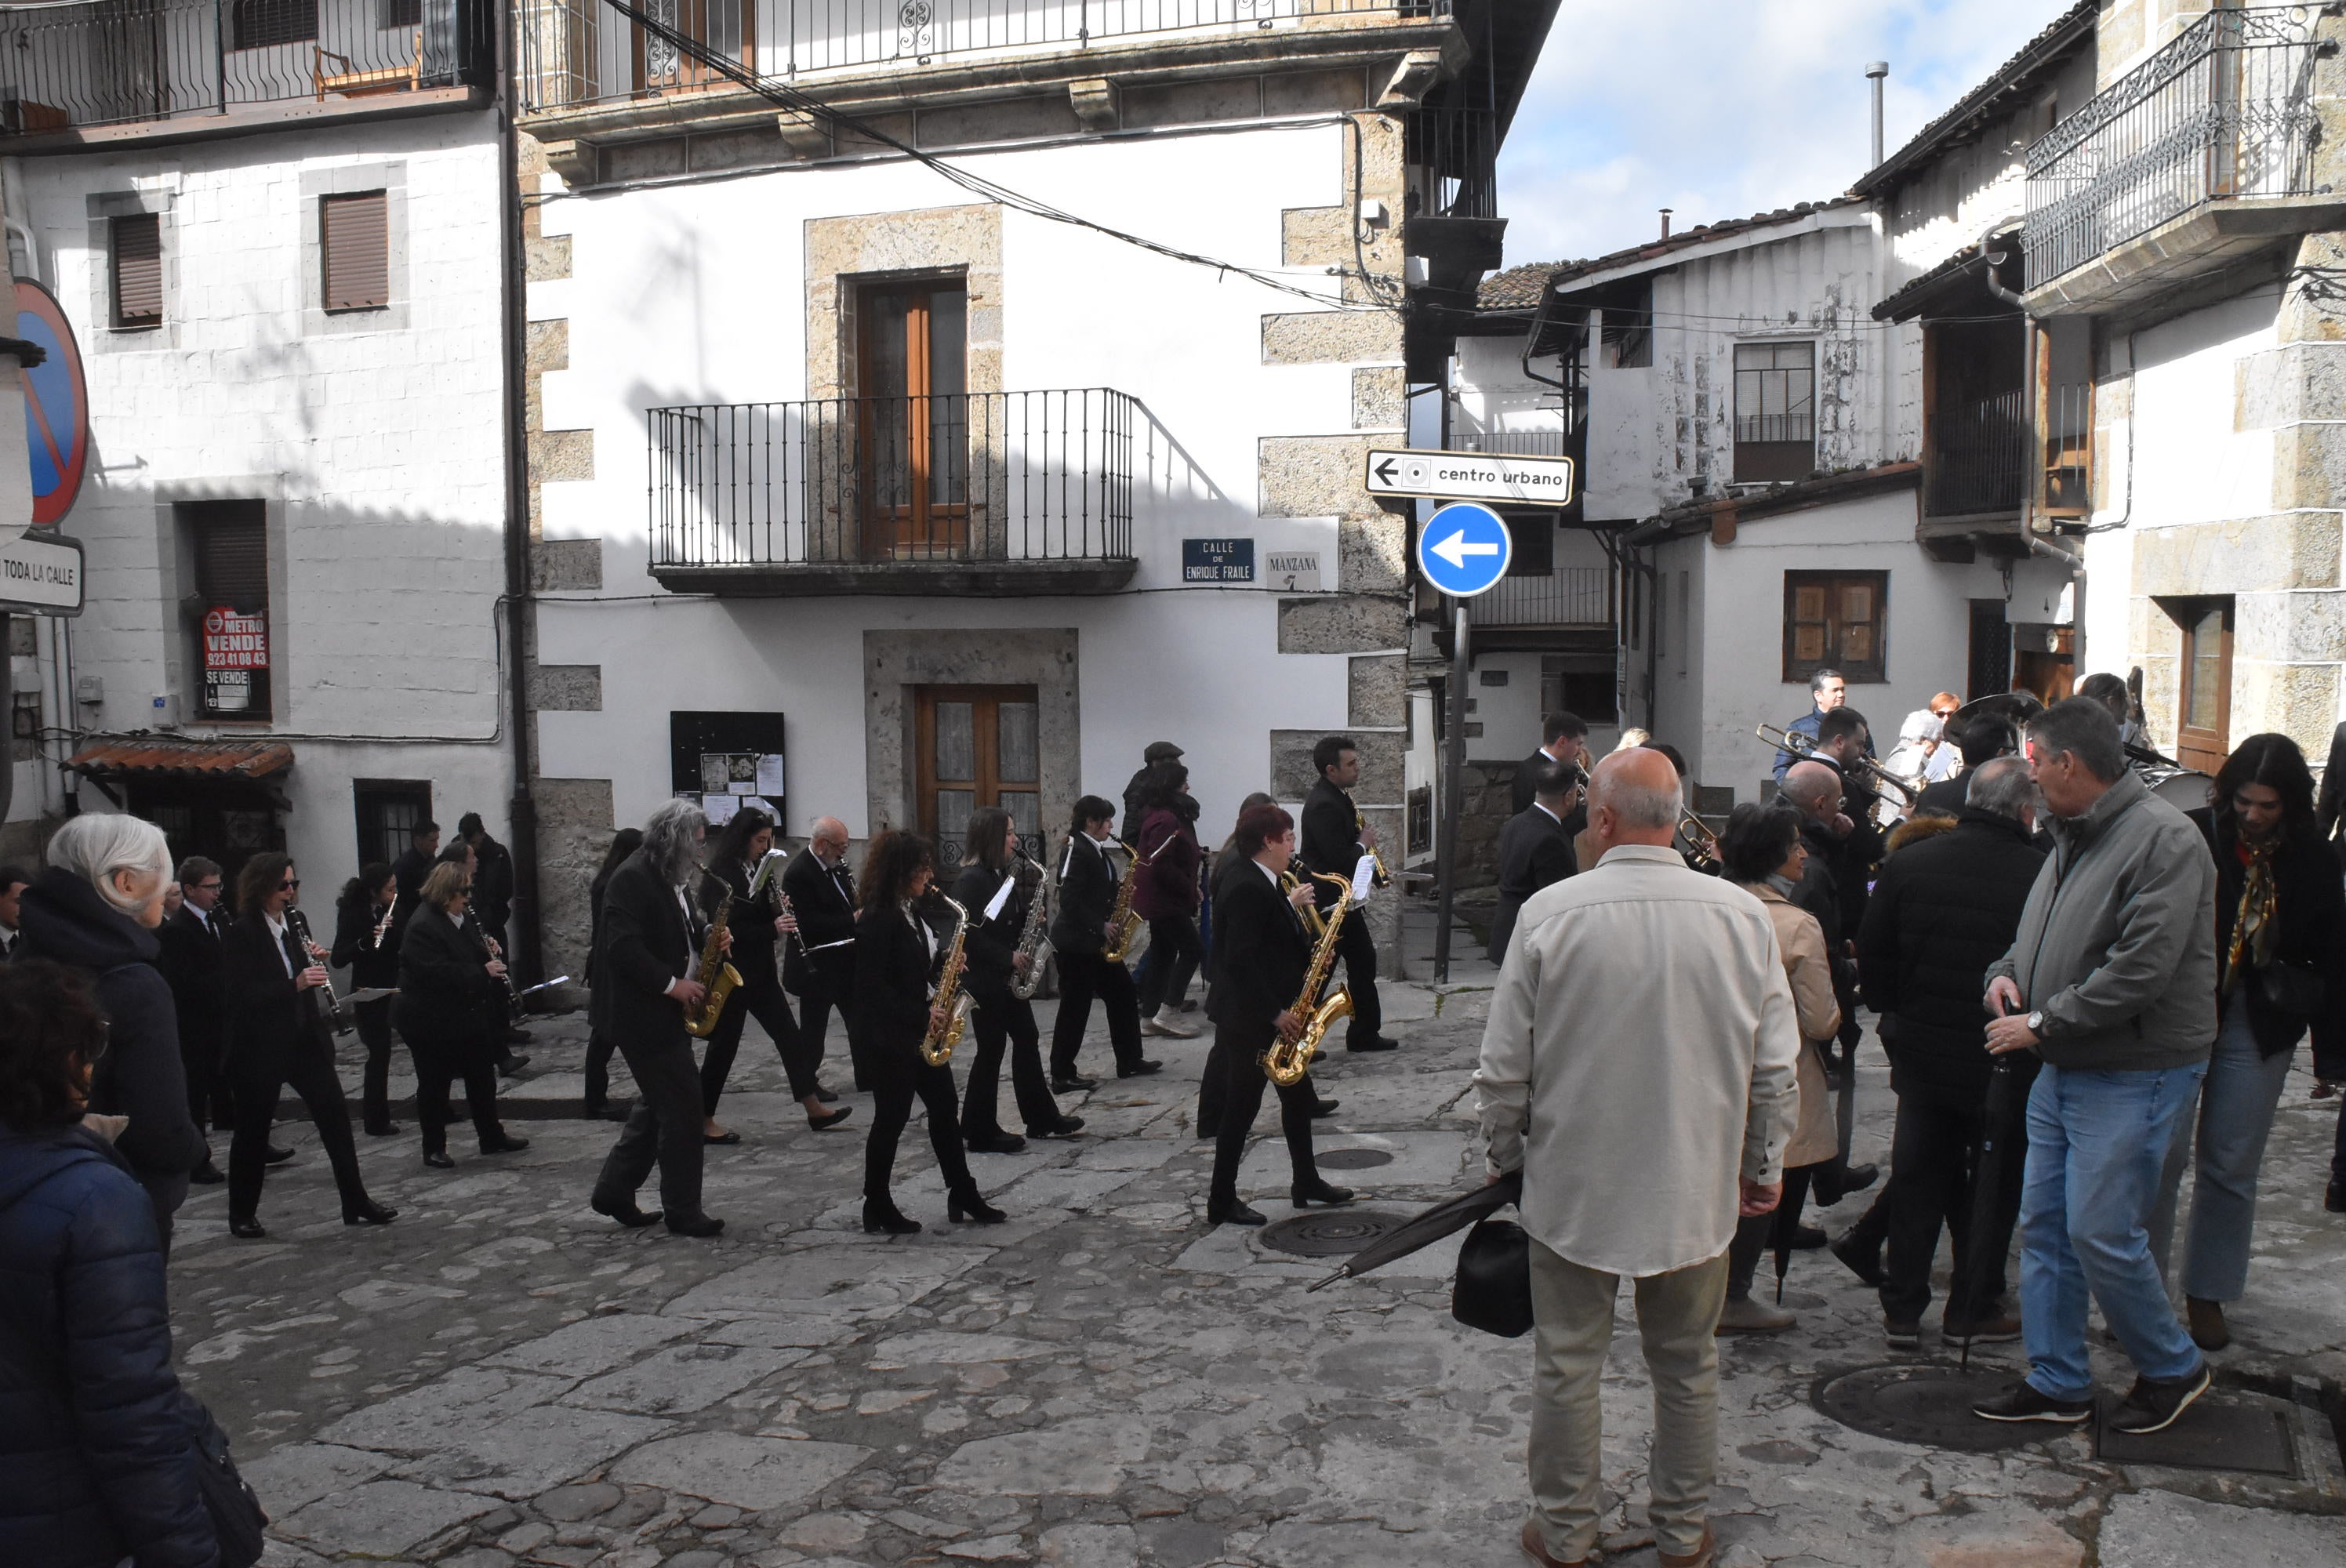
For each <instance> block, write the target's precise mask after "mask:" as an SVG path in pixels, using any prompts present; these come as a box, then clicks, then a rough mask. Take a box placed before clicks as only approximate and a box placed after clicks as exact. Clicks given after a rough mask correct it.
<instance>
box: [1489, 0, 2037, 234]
mask: <svg viewBox="0 0 2346 1568" xmlns="http://www.w3.org/2000/svg"><path fill="white" fill-rule="evenodd" d="M2067 8H2068V7H2067V4H2066V0H1627V3H1624V0H1564V4H1563V5H1562V7H1561V9H1559V10H1558V12H1557V13H1556V27H1555V30H1554V31H1553V32H1551V33H1550V34H1549V35H1548V40H1547V47H1546V48H1545V51H1543V53H1542V54H1541V56H1540V63H1539V69H1538V71H1537V73H1536V74H1535V76H1533V78H1532V85H1531V90H1530V92H1529V93H1528V94H1527V95H1526V96H1525V100H1524V106H1523V108H1522V109H1521V111H1520V112H1519V113H1518V114H1517V115H1516V117H1515V127H1514V128H1513V129H1512V130H1511V131H1510V132H1509V133H1508V137H1507V144H1506V148H1505V152H1504V154H1503V155H1502V157H1501V159H1500V163H1499V199H1500V209H1501V210H1502V211H1503V212H1505V214H1506V216H1507V219H1508V224H1507V257H1506V260H1507V265H1509V266H1511V267H1512V266H1519V265H1521V264H1523V263H1525V262H1531V261H1566V260H1578V259H1580V258H1584V257H1589V256H1601V255H1603V254H1605V253H1606V252H1607V251H1610V250H1617V249H1620V248H1621V247H1623V246H1625V245H1633V244H1636V243H1637V242H1638V241H1640V240H1644V239H1650V238H1652V237H1653V236H1654V235H1655V234H1656V233H1658V232H1659V225H1660V219H1659V216H1658V213H1657V212H1656V209H1658V208H1663V207H1668V208H1674V209H1676V216H1675V217H1674V218H1673V219H1671V223H1672V227H1673V228H1676V229H1688V228H1691V227H1693V226H1694V225H1695V224H1698V223H1709V222H1713V221H1716V220H1717V219H1724V218H1742V217H1747V216H1749V214H1751V213H1754V212H1761V211H1766V210H1768V209H1773V208H1778V207H1788V206H1790V204H1792V203H1793V202H1796V201H1809V200H1817V199H1822V198H1825V197H1830V196H1833V195H1836V194H1838V193H1839V192H1841V190H1843V189H1846V188H1848V185H1849V183H1850V181H1851V180H1852V179H1854V178H1857V176H1858V175H1859V174H1861V173H1862V172H1863V170H1864V168H1865V165H1866V162H1867V157H1868V154H1867V145H1866V144H1867V137H1868V135H1869V131H1868V113H1869V111H1868V107H1867V105H1868V97H1867V93H1868V87H1869V84H1868V83H1867V81H1866V79H1865V63H1866V62H1867V61H1869V60H1888V61H1889V62H1890V82H1889V94H1888V108H1887V112H1886V116H1885V118H1886V126H1885V129H1884V137H1885V140H1886V141H1887V143H1888V145H1889V147H1890V148H1891V150H1892V151H1895V150H1896V149H1897V148H1898V146H1899V144H1900V143H1902V142H1903V141H1904V140H1905V139H1906V138H1907V137H1910V136H1912V135H1913V133H1914V132H1915V131H1917V130H1919V129H1921V128H1922V127H1923V126H1924V125H1926V124H1927V123H1929V122H1930V120H1931V119H1933V117H1936V116H1937V115H1938V114H1939V113H1941V112H1942V111H1943V110H1944V109H1945V108H1946V107H1948V106H1949V105H1950V104H1952V103H1953V102H1954V100H1955V99H1956V98H1957V97H1961V96H1962V95H1963V94H1964V92H1966V91H1968V90H1969V89H1970V88H1971V87H1974V86H1975V85H1977V84H1978V83H1979V82H1980V81H1981V80H1982V79H1983V78H1984V77H1985V76H1986V75H1987V74H1988V73H1989V72H1990V71H1991V70H1993V69H1994V67H1995V66H1998V65H2000V64H2001V63H2003V62H2004V60H2005V59H2007V58H2009V57H2010V56H2012V55H2013V54H2014V52H2015V51H2016V50H2017V49H2018V48H2019V47H2020V46H2021V45H2022V44H2024V43H2025V42H2026V41H2027V40H2028V39H2029V38H2030V37H2032V36H2035V34H2036V33H2037V32H2039V31H2041V30H2042V29H2043V28H2044V27H2045V25H2048V24H2049V23H2050V22H2051V21H2052V20H2053V18H2054V17H2055V16H2056V15H2060V14H2061V13H2062V12H2063V11H2065V10H2066V9H2067Z"/></svg>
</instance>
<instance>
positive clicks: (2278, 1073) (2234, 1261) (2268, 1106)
mask: <svg viewBox="0 0 2346 1568" xmlns="http://www.w3.org/2000/svg"><path fill="white" fill-rule="evenodd" d="M2296 1055H2297V1053H2296V1052H2295V1051H2294V1050H2290V1051H2276V1052H2274V1053H2273V1054H2271V1055H2270V1056H2268V1055H2265V1054H2263V1053H2262V1052H2260V1051H2259V1050H2258V1049H2257V1039H2256V1035H2255V1033H2252V1032H2251V1031H2250V1029H2249V1004H2248V1001H2247V999H2246V998H2242V997H2236V998H2234V1000H2233V1002H2232V1006H2231V1010H2230V1011H2229V1013H2226V1014H2225V1017H2224V1027H2223V1030H2222V1031H2221V1033H2219V1034H2218V1035H2217V1036H2216V1051H2215V1054H2213V1055H2212V1056H2210V1057H2209V1058H2208V1081H2207V1083H2205V1084H2202V1085H2201V1086H2200V1089H2199V1115H2198V1116H2197V1117H2195V1118H2193V1119H2192V1120H2190V1121H2188V1122H2186V1123H2185V1125H2184V1130H2183V1131H2182V1132H2180V1133H2178V1134H2177V1135H2176V1138H2175V1142H2174V1145H2172V1146H2171V1147H2169V1148H2168V1151H2167V1169H2166V1171H2165V1173H2164V1175H2163V1177H2162V1180H2161V1186H2162V1189H2163V1190H2162V1191H2161V1193H2160V1195H2159V1202H2158V1207H2157V1211H2156V1212H2155V1213H2154V1214H2153V1215H2152V1217H2151V1222H2150V1250H2151V1256H2152V1257H2155V1258H2157V1260H2158V1272H2159V1273H2160V1275H2161V1276H2162V1277H2163V1276H2165V1275H2166V1274H2167V1272H2168V1249H2169V1247H2171V1246H2172V1244H2173V1240H2174V1237H2175V1211H2176V1208H2177V1207H2178V1200H2179V1199H2180V1198H2181V1196H2182V1187H2183V1176H2184V1173H2185V1172H2186V1171H2188V1170H2191V1169H2192V1168H2193V1167H2194V1166H2195V1164H2196V1166H2197V1170H2198V1178H2197V1179H2196V1180H2195V1181H2194V1182H2193V1183H2192V1186H2191V1223H2190V1227H2189V1229H2188V1232H2187V1235H2186V1240H2185V1243H2184V1248H2183V1293H2184V1295H2186V1296H2189V1297H2195V1298H2198V1299H2199V1300H2202V1301H2238V1300H2239V1298H2241V1296H2242V1295H2244V1294H2245V1293H2246V1292H2247V1290H2248V1285H2249V1241H2250V1239H2251V1238H2252V1237H2253V1236H2254V1235H2255V1232H2256V1225H2257V1173H2258V1171H2259V1169H2260V1168H2261V1167H2262V1166H2263V1165H2264V1161H2265V1140H2266V1138H2268V1137H2269V1136H2270V1135H2271V1133H2272V1125H2273V1113H2274V1112H2275V1111H2276V1110H2278V1109H2279V1108H2280V1093H2281V1088H2282V1085H2283V1084H2286V1083H2287V1082H2288V1081H2289V1064H2290V1061H2291V1059H2292V1058H2294V1057H2295V1056H2296ZM2195 1133H2196V1137H2195ZM2195 1147H2196V1150H2197V1153H2198V1159H2197V1161H2196V1162H2195V1161H2194V1159H2193V1157H2192V1156H2193V1153H2194V1150H2195Z"/></svg>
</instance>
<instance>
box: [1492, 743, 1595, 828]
mask: <svg viewBox="0 0 2346 1568" xmlns="http://www.w3.org/2000/svg"><path fill="white" fill-rule="evenodd" d="M1546 760H1548V755H1547V753H1546V752H1545V751H1535V752H1533V753H1532V754H1531V755H1530V756H1529V757H1526V758H1525V759H1523V761H1521V762H1520V763H1518V764H1516V766H1515V782H1514V783H1513V784H1511V785H1510V786H1509V787H1508V790H1509V794H1510V797H1511V799H1512V800H1513V804H1512V806H1511V807H1510V811H1511V814H1512V815H1514V816H1517V817H1520V816H1522V815H1523V814H1524V813H1525V812H1526V811H1528V810H1530V809H1532V802H1533V801H1534V800H1535V799H1538V797H1537V796H1536V795H1535V794H1534V793H1533V790H1532V777H1533V775H1534V774H1535V773H1536V772H1537V771H1538V769H1539V765H1540V764H1541V763H1543V762H1545V761H1546ZM1582 766H1583V767H1586V764H1585V763H1584V764H1582ZM1587 826H1588V796H1587V792H1586V790H1584V791H1582V793H1581V798H1580V799H1578V800H1576V801H1575V802H1574V803H1573V808H1572V809H1571V810H1570V811H1568V812H1566V814H1565V819H1564V836H1565V837H1566V838H1567V839H1572V838H1576V837H1578V836H1579V834H1580V833H1581V831H1582V830H1584V829H1586V827H1587Z"/></svg>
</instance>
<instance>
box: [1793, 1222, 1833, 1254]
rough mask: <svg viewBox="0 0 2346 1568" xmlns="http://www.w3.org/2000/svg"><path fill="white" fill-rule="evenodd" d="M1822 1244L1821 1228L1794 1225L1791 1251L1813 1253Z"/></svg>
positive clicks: (1823, 1234)
mask: <svg viewBox="0 0 2346 1568" xmlns="http://www.w3.org/2000/svg"><path fill="white" fill-rule="evenodd" d="M1824 1244H1825V1233H1824V1227H1821V1226H1815V1225H1796V1226H1794V1227H1792V1250H1793V1251H1795V1252H1814V1251H1815V1250H1816V1249H1817V1248H1819V1247H1822V1246H1823V1245H1824Z"/></svg>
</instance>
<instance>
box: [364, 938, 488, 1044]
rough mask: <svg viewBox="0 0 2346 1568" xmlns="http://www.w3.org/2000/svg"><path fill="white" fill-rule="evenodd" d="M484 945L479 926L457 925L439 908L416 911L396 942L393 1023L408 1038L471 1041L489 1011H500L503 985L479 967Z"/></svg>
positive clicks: (485, 949) (485, 1024)
mask: <svg viewBox="0 0 2346 1568" xmlns="http://www.w3.org/2000/svg"><path fill="white" fill-rule="evenodd" d="M487 962H489V950H488V947H487V946H486V945H485V944H484V942H482V941H481V933H480V927H479V925H478V924H477V923H476V922H474V921H473V920H471V919H470V918H469V916H468V917H467V919H466V920H465V921H464V925H463V926H461V927H459V926H455V925H452V924H450V923H449V921H448V917H447V916H446V915H444V914H443V913H442V912H441V911H438V910H424V911H419V912H418V914H417V916H416V918H415V919H414V920H413V921H409V922H408V926H407V935H406V936H405V937H404V938H403V939H402V940H401V942H400V944H399V995H398V997H397V998H396V999H395V1001H394V1004H393V1008H392V1021H393V1023H396V1024H397V1025H398V1026H399V1032H400V1033H401V1034H403V1035H404V1036H405V1037H406V1038H407V1039H409V1040H416V1039H423V1040H426V1041H429V1042H432V1043H433V1044H445V1043H452V1042H454V1041H456V1040H464V1039H470V1038H472V1037H474V1036H475V1035H478V1034H480V1033H484V1032H485V1031H486V1029H487V1027H488V1020H489V1016H490V1013H489V1010H490V1008H492V1007H495V1008H497V1009H498V1010H499V1011H500V1012H502V1011H503V1008H504V1002H505V984H504V983H503V982H501V981H499V980H497V979H496V978H495V976H494V975H492V974H490V973H489V972H488V971H487V969H485V968H484V967H483V966H484V965H485V964H486V963H487Z"/></svg>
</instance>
